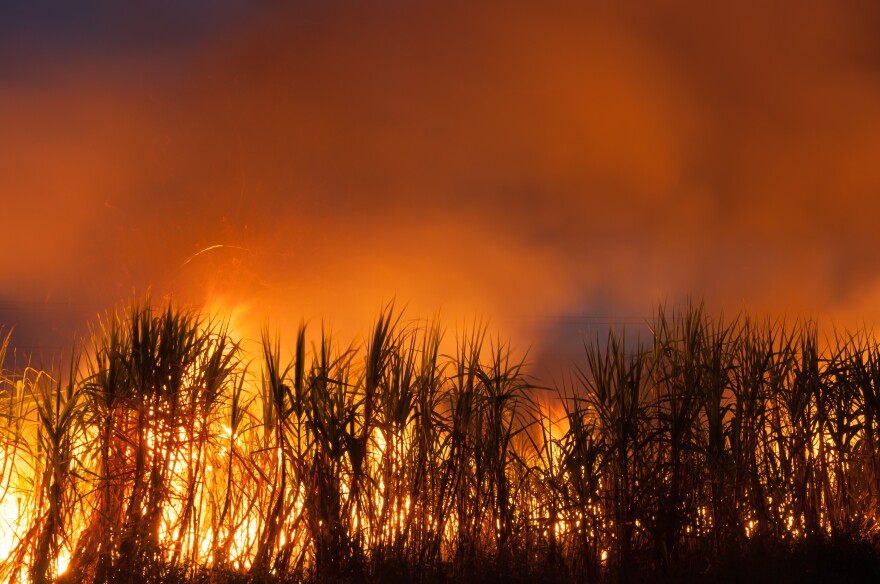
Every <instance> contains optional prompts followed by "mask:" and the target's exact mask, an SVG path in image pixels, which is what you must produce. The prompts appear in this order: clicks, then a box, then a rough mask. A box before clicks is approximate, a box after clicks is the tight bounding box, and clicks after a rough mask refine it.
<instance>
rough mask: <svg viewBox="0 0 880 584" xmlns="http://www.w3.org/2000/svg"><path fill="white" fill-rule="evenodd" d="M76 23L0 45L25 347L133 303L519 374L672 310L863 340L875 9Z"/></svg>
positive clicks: (342, 7) (647, 9) (5, 191)
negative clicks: (528, 365)
mask: <svg viewBox="0 0 880 584" xmlns="http://www.w3.org/2000/svg"><path fill="white" fill-rule="evenodd" d="M91 4H92V7H91V10H93V11H94V12H95V13H96V14H104V12H102V11H110V12H111V13H112V14H111V15H112V18H110V17H106V18H103V19H98V20H96V21H95V22H97V23H98V24H95V23H94V22H91V21H89V22H80V23H79V25H77V24H74V25H66V24H59V23H58V22H54V24H53V26H54V27H55V28H53V29H51V30H50V32H45V31H43V30H42V29H41V28H40V27H41V26H42V23H44V20H41V19H42V18H45V17H44V16H43V15H40V14H37V15H34V14H30V15H27V14H26V15H25V16H24V17H22V18H24V19H25V21H26V22H25V23H26V24H28V26H29V28H28V27H25V28H24V29H22V30H18V29H17V30H6V29H0V33H2V34H0V36H5V37H6V38H5V39H4V40H3V41H0V128H2V135H0V202H2V207H0V217H2V224H0V229H2V234H3V240H4V246H3V250H2V253H0V318H2V319H3V320H5V321H6V322H7V323H10V324H16V325H17V327H18V329H19V331H20V334H21V335H22V338H23V339H24V340H22V341H21V343H22V345H26V346H35V347H41V346H43V347H45V346H56V345H59V346H60V345H65V344H67V343H68V342H69V341H68V337H69V336H70V334H71V332H72V331H73V330H74V329H76V328H77V327H81V325H82V323H83V322H85V321H87V320H89V319H90V318H91V317H92V315H94V314H95V312H96V311H98V310H104V309H106V308H108V307H110V306H112V305H114V304H115V303H118V302H120V301H126V300H127V299H129V298H130V297H131V295H132V294H133V293H139V294H140V293H142V292H143V291H144V290H145V289H146V288H147V287H148V286H152V291H153V292H152V293H153V296H154V297H156V296H163V295H166V294H173V295H174V296H175V297H176V298H178V299H181V300H184V301H188V302H189V301H195V302H202V301H207V302H209V303H214V304H219V305H223V306H227V307H237V309H238V310H239V314H240V315H241V318H242V319H243V321H246V322H248V323H249V325H248V326H249V327H251V328H252V329H258V328H259V326H261V325H262V323H263V322H265V320H266V318H268V317H269V316H271V321H272V322H273V323H277V324H278V326H281V327H290V326H294V325H295V324H296V323H297V322H298V321H299V320H300V319H301V318H305V319H312V320H313V321H316V320H320V319H321V318H325V319H327V320H329V321H331V322H332V323H334V328H335V329H337V330H340V332H341V333H342V334H343V336H345V337H350V336H352V335H354V334H355V333H356V332H358V331H360V330H361V329H362V328H363V327H364V326H365V325H367V324H368V323H369V321H370V320H371V318H373V317H374V316H375V314H376V312H377V310H378V308H379V307H380V306H381V305H382V304H383V303H384V302H385V301H387V300H389V299H391V298H394V297H396V298H397V300H398V304H399V305H402V304H406V305H408V314H409V315H411V316H425V317H430V316H431V315H433V314H434V313H435V312H436V311H438V310H440V311H441V312H442V314H443V315H444V317H445V318H444V320H445V321H446V322H447V323H448V324H449V325H450V328H454V325H455V324H456V323H457V322H461V321H462V320H463V319H473V318H474V317H479V316H485V317H487V318H489V319H490V320H491V323H492V324H493V325H494V326H495V327H497V328H499V329H500V330H501V331H502V332H503V334H505V335H507V336H509V337H511V338H512V339H513V340H514V344H515V346H517V347H518V348H520V349H525V348H527V347H529V346H532V347H533V349H532V351H533V355H534V359H536V360H541V359H544V358H546V357H547V354H558V353H564V352H566V351H568V350H569V349H570V348H571V346H572V345H573V346H574V347H575V349H576V346H577V338H578V337H579V335H581V334H582V333H583V332H584V331H585V330H586V331H589V330H590V326H592V325H593V324H596V323H602V322H606V321H608V320H609V319H612V318H615V319H619V320H624V321H626V320H632V319H639V318H643V317H647V316H649V315H650V313H651V311H652V309H653V307H654V306H655V305H656V303H657V302H659V301H661V300H669V301H672V302H674V301H680V300H681V299H682V298H685V297H686V296H692V297H696V298H700V297H704V298H705V299H706V301H707V303H708V305H709V307H710V308H711V309H712V310H717V309H722V308H723V309H724V310H726V311H728V312H735V311H737V310H739V309H741V308H748V309H750V310H752V311H758V312H770V313H773V314H780V313H786V314H790V315H801V314H805V315H810V316H815V317H820V318H822V319H828V320H831V319H834V320H835V321H836V322H839V323H841V324H843V325H848V326H853V325H857V324H859V323H861V322H862V321H867V322H874V321H875V320H876V319H877V318H878V317H880V259H878V258H880V256H878V255H877V253H876V250H877V249H880V245H878V244H880V230H878V229H876V224H877V217H878V211H880V203H878V200H880V199H878V196H880V164H878V154H880V35H877V34H876V33H877V31H878V30H880V8H878V5H877V4H876V3H875V2H870V1H867V0H865V1H858V0H856V1H853V2H839V1H830V0H829V1H827V2H826V1H811V0H808V1H806V2H802V3H798V4H797V6H794V5H792V4H791V3H790V2H766V1H757V0H746V1H745V2H730V3H727V2H719V3H716V2H711V3H708V4H707V3H705V2H696V1H684V0H682V1H673V0H670V1H663V2H658V3H648V4H646V3H633V6H632V7H630V8H626V7H618V8H614V9H612V8H608V7H607V6H606V4H608V3H604V2H594V3H571V4H568V3H564V2H549V3H548V2H541V3H532V2H510V1H505V2H489V3H482V2H428V3H424V2H419V3H411V2H391V1H389V2H379V3H373V2H369V3H368V2H334V1H331V2H323V3H311V2H296V3H271V2H255V3H253V4H252V6H251V8H248V9H240V11H239V12H237V11H236V10H234V9H232V8H229V7H228V6H227V7H226V10H227V13H224V15H223V17H222V18H220V17H218V18H217V22H212V23H211V24H210V25H208V24H204V25H201V24H200V25H199V26H201V28H199V31H198V35H196V34H195V33H193V34H189V33H188V32H187V30H188V29H186V26H189V24H187V23H190V20H186V21H184V22H183V23H182V24H181V23H180V22H177V21H175V20H174V19H175V18H177V16H176V13H175V9H174V8H173V7H172V8H169V7H168V6H165V10H164V12H162V13H161V18H160V17H158V16H157V17H154V20H151V17H150V15H143V14H140V15H130V14H125V13H124V11H123V10H121V9H119V8H115V9H112V10H111V8H110V6H111V5H112V4H111V3H102V2H93V3H91ZM166 4H167V3H166ZM202 4H203V10H205V11H211V10H212V5H211V3H202ZM225 4H229V3H224V5H225ZM287 4H295V6H294V7H286V8H285V7H282V6H286V5H287ZM615 4H616V3H615ZM163 5H164V4H163ZM169 6H170V4H169ZM181 10H182V9H181ZM245 10H247V11H248V12H247V13H244V11H245ZM190 16H191V17H192V18H191V20H192V22H196V23H201V22H202V19H200V15H198V14H196V15H194V16H193V15H190ZM28 18H30V20H27V19H28ZM188 18H189V16H188ZM163 19H167V22H166V20H163ZM172 24H175V26H177V28H174V29H173V31H172V28H171V26H172ZM6 26H7V27H10V26H11V25H6ZM75 26H83V27H87V30H85V32H83V31H77V30H74V29H72V28H69V27H75ZM193 26H195V25H193ZM88 27H93V28H88ZM181 27H183V31H182V32H181V30H179V29H180V28H181ZM167 31H172V32H174V34H173V35H172V34H171V33H170V32H169V33H168V35H165V33H166V32H167ZM7 33H8V34H7ZM62 33H63V34H62ZM86 33H88V34H86ZM160 33H161V34H160ZM166 36H167V38H166ZM132 39H133V40H132ZM4 71H5V72H4ZM217 245H222V246H224V247H214V248H211V249H207V250H206V251H204V252H203V253H198V252H199V251H200V250H205V249H206V248H209V247H211V246H217ZM196 254H197V255H196ZM47 315H49V316H47ZM573 317H589V318H586V319H581V320H575V321H572V320H571V319H572V318H573ZM572 323H574V324H572ZM569 341H570V342H569Z"/></svg>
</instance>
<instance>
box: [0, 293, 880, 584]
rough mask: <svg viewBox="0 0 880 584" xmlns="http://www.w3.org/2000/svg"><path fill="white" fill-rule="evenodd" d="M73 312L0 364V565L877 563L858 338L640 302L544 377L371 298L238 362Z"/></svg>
mask: <svg viewBox="0 0 880 584" xmlns="http://www.w3.org/2000/svg"><path fill="white" fill-rule="evenodd" d="M95 330H96V332H95V334H94V336H93V338H92V339H91V340H90V341H89V342H88V343H85V344H84V346H83V347H82V349H81V350H80V351H79V352H78V355H75V356H74V358H73V359H72V360H71V363H70V365H69V367H65V368H64V370H65V371H67V373H65V374H64V375H63V376H62V375H60V374H56V373H53V372H48V373H46V372H42V371H37V370H34V369H31V368H28V367H12V368H11V369H12V370H10V371H4V372H2V378H0V383H2V391H0V578H2V579H3V580H8V581H13V582H15V581H33V582H38V583H41V582H71V583H72V582H181V581H193V582H287V581H291V582H293V581H303V580H311V581H319V582H361V581H364V582H390V581H421V582H438V583H439V582H472V581H473V582H476V581H496V582H502V581H504V582H534V581H541V582H546V583H548V584H551V583H555V582H653V581H666V582H687V581H696V582H703V581H705V582H740V581H743V582H745V581H749V582H751V581H757V582H761V581H763V582H795V581H798V582H802V581H807V582H846V581H853V580H873V581H877V579H878V578H880V552H878V549H880V548H878V544H877V536H878V533H880V530H878V510H880V508H878V504H880V451H878V447H877V446H878V441H880V344H878V342H877V340H876V339H875V338H874V336H873V335H872V334H869V333H867V332H860V333H855V334H846V335H839V336H837V337H835V338H831V339H828V340H825V339H820V338H819V336H818V334H817V332H816V328H815V327H814V326H813V325H812V324H810V323H804V322H800V323H797V324H795V325H793V326H786V325H783V324H780V323H778V322H772V321H755V320H751V319H749V318H747V317H745V316H741V317H739V318H738V319H735V320H732V321H723V320H721V319H715V318H710V317H708V316H707V315H705V314H703V312H702V310H701V309H699V308H688V309H686V310H684V311H681V312H672V313H669V312H666V311H664V310H663V309H661V310H659V311H658V313H657V314H656V315H655V317H654V319H653V321H652V323H651V333H652V334H651V335H650V337H649V338H647V339H644V340H645V344H644V345H643V346H641V347H637V346H636V345H634V344H632V343H628V342H626V341H625V340H624V339H623V338H622V337H621V336H618V335H616V334H613V333H612V334H611V335H609V336H608V338H602V339H593V340H588V342H587V343H586V344H585V353H584V358H583V362H582V363H580V364H579V365H580V368H579V369H576V373H575V374H574V375H573V376H572V378H571V379H570V380H569V381H567V382H566V383H563V384H562V385H561V386H560V387H556V388H553V389H547V388H539V387H537V383H535V382H534V380H530V379H528V378H527V377H526V376H525V375H524V373H523V370H522V363H521V361H519V360H518V359H516V358H514V357H513V356H512V355H511V354H510V352H509V350H508V347H507V346H506V345H505V344H503V343H500V342H498V341H494V340H493V337H491V336H489V335H487V334H486V331H485V329H484V328H481V327H476V328H474V329H472V330H471V331H470V332H469V333H467V334H464V335H460V336H459V337H458V339H457V340H456V342H455V344H454V347H456V348H455V350H454V351H453V354H451V355H444V354H441V349H440V347H441V329H440V327H439V325H438V323H436V322H433V323H432V322H428V323H426V322H409V321H405V320H403V319H402V318H401V316H400V314H399V313H397V312H395V311H394V310H393V308H391V307H389V308H388V309H386V310H385V311H383V312H382V313H381V314H380V315H379V317H378V319H377V320H376V322H375V325H374V327H373V329H372V331H371V332H370V334H369V335H368V336H367V337H366V341H365V342H364V343H362V344H359V345H355V346H349V345H342V344H339V342H338V340H337V339H335V338H332V336H331V335H330V334H328V333H327V332H326V331H323V330H316V331H311V332H312V334H311V335H308V334H307V331H306V330H305V328H304V327H303V328H301V329H300V330H298V331H296V333H295V334H294V336H293V337H291V338H290V339H286V340H287V341H289V346H288V345H282V344H281V342H280V341H279V340H278V338H276V337H275V336H272V335H270V334H268V333H267V334H266V335H265V336H264V338H263V340H262V343H261V346H260V349H259V350H258V351H256V353H257V354H246V351H245V350H244V349H243V347H242V346H241V345H240V344H239V341H238V340H237V339H233V338H231V336H230V335H229V334H228V332H227V329H226V327H225V325H224V323H223V322H222V321H218V320H216V319H211V318H209V317H207V316H206V315H203V314H201V313H199V312H198V311H192V310H186V309H180V308H175V307H172V306H167V305H166V306H162V307H151V306H150V304H149V303H143V304H137V305H134V306H133V307H132V308H130V309H129V310H128V311H125V312H121V313H117V314H114V315H111V316H109V317H107V318H105V319H103V320H102V321H101V322H100V324H99V325H98V326H97V327H96V329H95ZM5 346H6V345H4V351H5ZM282 347H283V348H282ZM18 358H19V359H20V356H18ZM0 362H2V355H0ZM7 362H8V360H7ZM61 377H63V379H62V378H61Z"/></svg>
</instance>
